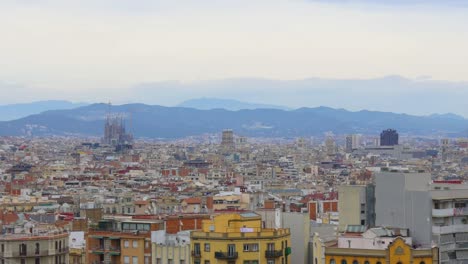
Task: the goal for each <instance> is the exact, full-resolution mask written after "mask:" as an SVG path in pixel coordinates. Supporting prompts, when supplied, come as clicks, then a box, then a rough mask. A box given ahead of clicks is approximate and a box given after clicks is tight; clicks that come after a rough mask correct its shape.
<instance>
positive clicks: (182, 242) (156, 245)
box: [151, 231, 192, 264]
mask: <svg viewBox="0 0 468 264" xmlns="http://www.w3.org/2000/svg"><path fill="white" fill-rule="evenodd" d="M151 241H152V242H153V243H152V248H153V249H152V251H153V253H152V255H153V260H152V261H153V262H152V263H154V264H171V263H173V264H174V263H178V264H179V263H182V264H189V263H192V262H191V261H192V260H191V257H192V254H191V250H190V231H181V232H179V233H177V234H167V233H166V232H165V231H155V232H153V234H152V236H151Z"/></svg>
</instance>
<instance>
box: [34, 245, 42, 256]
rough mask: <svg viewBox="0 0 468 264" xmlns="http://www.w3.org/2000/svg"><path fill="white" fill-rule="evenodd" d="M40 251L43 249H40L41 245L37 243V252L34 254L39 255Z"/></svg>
mask: <svg viewBox="0 0 468 264" xmlns="http://www.w3.org/2000/svg"><path fill="white" fill-rule="evenodd" d="M40 249H41V247H40V245H39V243H36V250H35V252H34V253H36V255H37V254H39V251H40Z"/></svg>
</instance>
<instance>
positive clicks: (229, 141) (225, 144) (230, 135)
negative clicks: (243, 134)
mask: <svg viewBox="0 0 468 264" xmlns="http://www.w3.org/2000/svg"><path fill="white" fill-rule="evenodd" d="M221 147H222V148H223V149H224V150H233V149H234V132H233V131H232V129H226V130H223V134H222V138H221Z"/></svg>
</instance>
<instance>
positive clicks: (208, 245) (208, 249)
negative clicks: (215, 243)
mask: <svg viewBox="0 0 468 264" xmlns="http://www.w3.org/2000/svg"><path fill="white" fill-rule="evenodd" d="M205 252H210V243H205Z"/></svg>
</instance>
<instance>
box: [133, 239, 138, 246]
mask: <svg viewBox="0 0 468 264" xmlns="http://www.w3.org/2000/svg"><path fill="white" fill-rule="evenodd" d="M132 246H133V248H138V240H133V241H132Z"/></svg>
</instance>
